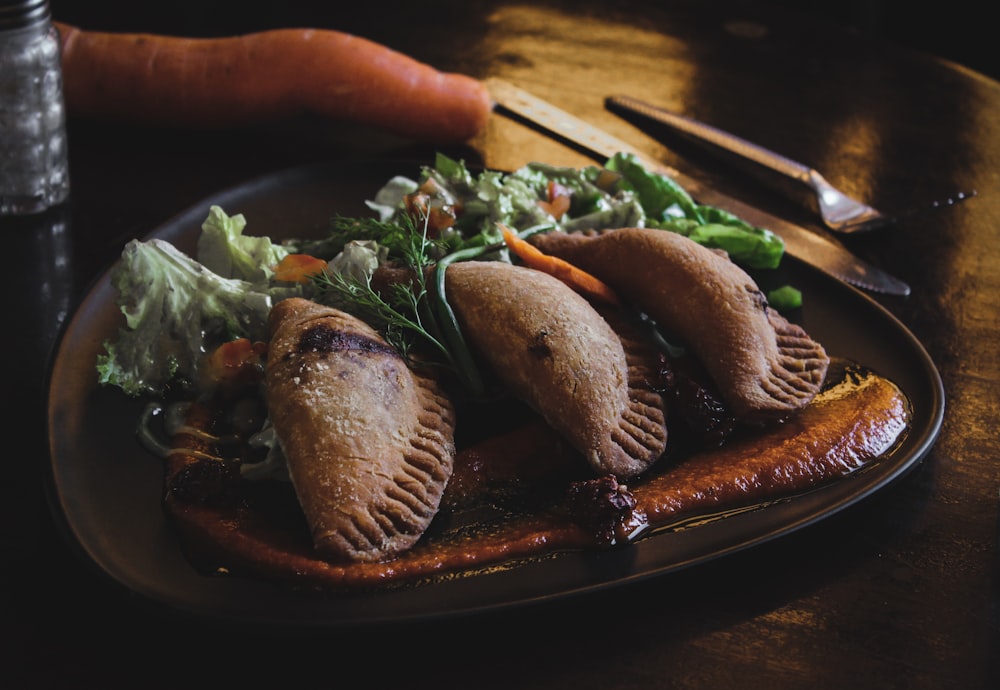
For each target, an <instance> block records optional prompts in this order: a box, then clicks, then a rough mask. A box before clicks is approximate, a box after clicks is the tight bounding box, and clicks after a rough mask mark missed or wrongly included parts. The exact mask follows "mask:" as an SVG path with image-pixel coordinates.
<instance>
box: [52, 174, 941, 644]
mask: <svg viewBox="0 0 1000 690" xmlns="http://www.w3.org/2000/svg"><path fill="white" fill-rule="evenodd" d="M418 172H419V170H418V167H417V164H416V163H403V162H400V161H382V162H375V163H370V164H366V165H364V166H361V167H360V169H359V167H358V166H356V165H355V166H350V167H348V166H345V165H343V164H330V165H321V166H314V167H307V168H298V169H293V170H290V171H286V172H281V173H278V174H274V175H270V176H266V177H263V178H261V179H257V180H254V181H252V182H249V183H247V184H244V185H241V186H239V187H236V188H234V189H231V190H228V191H225V192H222V193H220V194H217V195H215V196H213V197H211V198H209V199H206V200H205V201H203V202H202V203H200V204H197V205H196V206H194V207H192V208H191V209H189V210H187V211H185V212H184V213H182V214H180V215H178V216H176V217H175V218H173V219H172V220H170V221H169V222H167V223H165V224H164V225H162V226H161V227H159V228H157V229H156V230H155V231H154V232H152V233H151V235H150V237H158V238H162V239H165V240H168V241H170V242H173V243H174V244H176V245H177V246H178V247H179V248H181V249H182V250H184V251H187V252H190V253H192V254H193V252H194V244H195V241H196V239H197V236H198V232H199V229H200V227H201V223H202V221H203V220H204V219H205V217H206V215H207V213H208V208H209V206H210V205H211V204H218V205H220V206H221V207H222V208H223V209H225V210H226V211H227V212H229V213H231V214H232V213H243V214H244V215H245V216H246V218H247V223H248V224H247V234H252V235H268V236H271V237H272V238H281V237H305V236H317V235H318V234H320V233H323V232H324V231H325V230H326V228H327V227H328V222H329V219H330V217H331V216H332V215H333V214H341V215H368V214H369V213H370V212H369V211H368V209H367V208H366V207H365V206H364V200H365V199H370V198H372V196H373V195H374V193H375V191H376V190H377V189H378V188H379V187H380V186H381V184H382V183H384V182H385V181H387V180H388V179H389V178H390V177H392V176H393V175H396V174H404V175H409V176H415V175H416V174H417V173H418ZM781 271H782V273H783V275H782V276H781V277H782V279H783V280H787V281H789V282H791V283H793V284H794V285H796V286H797V287H799V288H800V289H801V290H802V292H803V295H804V302H805V306H804V308H803V310H802V314H801V316H800V317H797V320H799V321H800V322H801V323H802V324H803V325H804V326H805V328H806V329H807V330H808V331H809V332H810V333H811V334H812V335H813V336H814V337H816V338H817V339H818V340H819V341H820V342H822V343H823V344H824V345H825V347H826V348H827V350H828V351H829V353H830V354H831V355H834V356H840V357H845V358H849V359H852V360H854V361H856V362H859V363H861V364H864V365H866V366H868V367H869V368H871V369H874V370H875V371H877V372H879V373H881V374H883V375H885V376H887V377H888V378H890V379H892V380H893V381H895V382H896V383H897V384H898V385H899V386H900V387H901V388H902V389H903V391H904V392H905V393H906V395H907V396H908V397H909V399H910V401H911V403H912V405H913V411H914V418H913V426H912V429H911V430H910V432H909V434H908V435H907V437H906V439H905V441H904V442H903V443H902V444H901V445H900V446H899V447H898V448H896V449H895V450H894V451H893V452H892V453H891V454H889V455H887V456H886V457H884V458H882V459H881V460H880V461H879V462H878V463H876V464H875V465H874V466H873V467H872V469H870V470H869V471H866V472H863V473H859V474H857V475H854V476H851V477H848V478H846V479H844V480H841V481H838V482H835V483H833V484H832V485H830V486H827V487H825V488H822V489H820V490H816V491H813V492H811V493H809V494H806V495H804V496H800V497H797V498H795V499H793V500H789V501H784V502H779V503H776V504H773V505H770V506H768V507H766V508H762V509H759V510H755V511H750V512H744V513H741V514H736V515H732V516H730V517H727V518H725V519H722V520H717V521H713V522H709V523H706V524H703V525H700V526H697V527H692V528H688V529H685V530H681V531H677V532H668V533H662V534H658V535H655V536H652V537H649V538H646V539H644V540H641V541H639V542H637V543H636V544H634V545H632V546H629V547H627V548H624V549H621V550H613V551H608V552H600V553H597V552H587V553H566V554H562V555H560V556H558V557H554V558H548V559H545V560H541V561H539V562H532V563H528V564H525V565H522V566H518V567H516V568H513V569H510V570H505V571H501V572H495V573H489V574H482V575H475V576H471V577H465V578H456V579H454V580H449V581H444V582H440V583H435V584H431V585H427V586H423V587H415V588H407V589H401V590H394V591H386V592H378V593H374V594H357V595H354V594H348V595H331V596H327V597H321V598H317V597H315V596H305V595H303V594H296V593H293V592H290V591H287V590H285V589H282V588H280V587H277V586H275V585H272V584H269V583H266V582H261V581H256V580H252V579H237V578H226V577H209V576H204V575H200V574H198V573H197V572H196V571H195V570H194V569H193V568H192V566H191V565H190V564H189V562H188V561H187V560H186V559H185V557H184V556H183V555H182V553H181V551H180V549H179V547H178V544H177V542H176V541H175V538H174V536H173V534H172V532H171V529H170V527H169V525H168V524H167V522H166V521H165V520H164V515H163V513H162V512H161V508H160V492H161V488H162V480H163V475H162V465H161V461H160V460H159V459H158V458H155V457H153V456H151V455H149V454H148V453H147V452H145V451H144V450H143V449H142V448H141V447H140V445H139V444H138V442H137V441H136V438H135V435H134V430H135V425H136V420H137V419H138V415H139V411H140V409H139V408H140V405H139V403H137V402H136V401H132V400H128V399H126V398H125V397H124V396H122V395H121V394H120V393H118V392H116V391H115V390H111V389H102V388H99V387H98V385H97V381H96V376H95V369H94V362H95V358H96V356H97V355H98V353H99V352H101V349H102V348H101V344H102V342H103V341H104V340H105V339H106V338H109V337H111V336H112V335H113V334H114V333H115V332H116V329H117V327H118V318H119V313H118V311H117V308H116V306H115V304H114V298H115V295H114V291H113V290H112V288H111V285H110V283H109V277H108V274H107V273H105V275H104V276H102V277H101V279H100V280H99V281H98V282H97V283H96V284H95V286H94V288H93V289H92V290H91V291H90V293H89V294H88V295H87V297H86V299H84V301H83V302H82V303H81V305H80V307H79V309H78V311H77V312H76V313H75V315H74V316H73V318H72V319H71V320H70V322H69V323H68V324H67V327H66V330H65V331H64V333H63V336H62V339H61V342H60V344H59V347H58V349H57V351H56V356H55V358H54V362H53V368H52V370H51V374H50V382H49V400H48V423H49V445H50V451H51V460H52V468H51V470H52V472H51V476H52V487H51V488H52V495H53V505H54V507H55V509H56V512H57V513H58V517H59V518H60V519H61V520H62V522H63V523H64V525H65V527H66V528H67V533H68V534H69V535H70V537H71V539H72V541H73V542H74V543H75V546H77V547H78V548H79V550H80V551H81V552H82V554H83V556H84V557H85V558H86V559H87V560H89V561H91V562H92V563H93V564H94V565H95V566H96V567H97V568H98V569H99V570H101V571H103V572H104V573H105V574H106V575H107V576H109V577H110V578H111V579H113V580H114V581H115V582H117V583H119V584H120V585H121V586H123V587H125V588H127V589H128V590H129V591H131V592H133V593H134V594H136V595H139V596H140V597H143V598H145V599H146V600H148V601H150V602H153V603H155V604H158V605H160V606H163V607H165V608H166V609H168V610H170V611H172V612H176V613H182V614H186V615H193V616H202V617H210V618H213V619H217V620H223V621H228V622H244V623H264V624H278V625H296V626H335V625H346V624H351V625H357V624H363V623H379V622H387V621H401V620H409V619H418V618H433V617H443V616H451V615H457V614H470V613H474V612H477V611H485V610H489V609H495V608H499V607H509V606H515V605H522V604H526V603H529V602H534V601H539V600H544V599H552V598H557V597H565V596H569V595H578V594H583V593H586V592H589V591H594V590H597V589H601V588H606V587H611V586H615V585H621V584H624V583H627V582H630V581H636V580H639V579H642V578H647V577H651V576H656V575H663V574H665V573H669V572H671V571H675V570H678V569H681V568H686V567H690V566H695V565H697V564H699V563H704V562H706V561H709V560H711V559H715V558H718V557H720V556H724V555H726V554H730V553H733V552H735V551H738V550H741V549H745V548H748V547H752V546H755V545H758V544H761V543H763V542H765V541H768V540H770V539H773V538H775V537H779V536H782V535H785V534H788V533H790V532H792V531H795V530H798V529H800V528H802V527H805V526H807V525H810V524H812V523H815V522H816V521H818V520H822V519H824V518H826V517H829V516H830V515H832V514H834V513H836V512H837V511H839V510H842V509H843V508H845V507H847V506H849V505H851V504H853V503H855V502H857V501H859V500H862V499H864V498H865V497H867V496H869V495H871V494H872V493H873V492H875V491H878V490H879V489H881V488H883V487H884V486H886V485H887V484H889V483H890V482H892V481H893V480H895V479H897V478H898V477H900V476H901V475H903V474H904V473H905V472H906V471H907V470H909V469H910V468H912V467H913V466H914V465H915V464H916V463H917V462H919V461H920V459H921V458H922V457H923V456H924V454H925V453H926V452H927V451H928V450H929V448H930V447H931V445H932V444H933V442H934V440H935V439H936V437H937V434H938V431H939V429H940V426H941V420H942V417H943V413H944V393H943V388H942V385H941V380H940V377H939V375H938V372H937V370H936V369H935V367H934V364H933V362H931V360H930V359H929V358H928V356H927V353H926V352H925V350H924V349H923V347H922V346H921V345H920V343H919V342H918V341H917V340H916V339H915V338H914V337H913V335H912V334H911V333H910V332H909V331H908V330H907V329H906V328H905V327H904V326H903V325H902V324H901V323H900V322H899V321H898V320H896V319H895V318H894V317H893V316H892V315H891V314H890V313H889V312H887V311H886V310H885V309H884V308H883V307H881V306H880V305H879V304H878V303H876V302H875V301H873V300H871V299H870V298H869V297H867V296H866V295H864V294H862V293H861V292H859V291H857V290H856V289H854V288H852V287H849V286H847V285H845V284H843V283H840V282H838V281H836V280H833V279H831V278H829V277H827V276H825V275H824V274H822V273H819V272H817V271H814V270H812V269H810V268H808V267H806V266H803V265H801V264H799V263H798V262H796V261H794V260H787V261H786V262H785V265H784V266H783V268H782V269H781Z"/></svg>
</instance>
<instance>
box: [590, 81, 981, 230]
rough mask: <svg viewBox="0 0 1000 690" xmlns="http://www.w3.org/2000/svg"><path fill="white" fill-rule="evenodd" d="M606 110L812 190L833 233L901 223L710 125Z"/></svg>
mask: <svg viewBox="0 0 1000 690" xmlns="http://www.w3.org/2000/svg"><path fill="white" fill-rule="evenodd" d="M607 106H608V108H609V109H611V110H616V109H617V110H624V111H626V112H629V113H634V114H638V115H642V116H644V117H647V118H649V119H651V120H653V121H655V122H658V123H660V124H662V125H666V126H667V127H670V128H671V129H674V130H676V131H678V132H680V133H682V134H685V135H687V137H688V138H689V139H691V140H693V141H695V142H696V143H699V144H702V145H703V146H706V147H708V148H709V149H711V150H713V151H714V152H716V153H718V152H720V151H721V152H725V153H729V154H733V155H736V156H737V157H739V158H740V159H742V160H744V161H749V162H751V163H755V164H757V165H758V166H761V167H762V168H764V169H766V170H770V171H771V172H774V173H777V174H779V175H781V176H782V177H784V178H787V179H789V180H792V181H794V182H796V183H800V184H802V185H805V186H806V187H807V188H808V189H809V190H810V192H811V196H814V197H815V203H816V206H817V208H818V211H819V215H820V217H821V218H822V219H823V223H824V224H825V225H826V227H828V228H829V229H830V230H833V231H834V232H838V233H842V234H854V233H862V232H869V231H871V230H875V229H876V228H881V227H884V226H886V225H889V224H891V223H894V222H896V221H897V220H899V219H900V217H899V216H892V215H888V214H885V213H882V212H880V211H878V210H876V209H874V208H872V207H871V206H869V205H867V204H864V203H862V202H860V201H858V200H857V199H853V198H851V197H850V196H848V195H847V194H845V193H843V192H842V191H840V190H839V189H837V188H836V187H834V186H833V185H832V184H830V183H829V182H827V181H826V180H825V179H824V178H823V176H822V175H820V174H819V172H817V171H816V170H814V169H813V168H810V167H809V166H807V165H803V164H802V163H797V162H795V161H793V160H790V159H789V158H786V157H785V156H782V155H781V154H780V153H775V152H774V151H770V150H768V149H766V148H764V147H762V146H758V145H757V144H754V143H751V142H749V141H746V140H745V139H741V138H740V137H738V136H736V135H734V134H730V133H728V132H724V131H722V130H721V129H717V128H715V127H712V126H711V125H707V124H704V123H702V122H698V121H697V120H692V119H690V118H687V117H684V116H683V115H678V114H676V113H672V112H670V111H668V110H664V109H663V108H659V107H657V106H654V105H651V104H649V103H646V102H644V101H641V100H639V99H636V98H632V97H630V96H611V97H609V98H608V99H607ZM967 196H968V195H966V194H959V195H956V196H955V197H952V198H950V199H948V200H946V201H943V202H935V203H934V204H932V205H931V208H935V207H938V206H942V205H950V204H952V203H955V202H956V201H960V200H962V199H964V198H966V197H967Z"/></svg>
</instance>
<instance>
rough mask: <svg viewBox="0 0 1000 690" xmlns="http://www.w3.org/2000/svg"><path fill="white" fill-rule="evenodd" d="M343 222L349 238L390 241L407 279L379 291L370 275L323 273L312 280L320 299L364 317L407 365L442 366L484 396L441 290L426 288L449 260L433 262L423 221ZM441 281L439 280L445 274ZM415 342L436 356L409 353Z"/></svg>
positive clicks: (433, 244)
mask: <svg viewBox="0 0 1000 690" xmlns="http://www.w3.org/2000/svg"><path fill="white" fill-rule="evenodd" d="M345 224H346V225H345V227H348V228H349V230H350V232H351V233H352V235H353V239H365V240H375V241H376V242H378V243H379V244H380V245H382V243H383V242H387V243H390V244H389V246H388V248H389V250H390V256H394V258H395V259H396V262H397V263H398V264H399V265H400V267H401V268H402V269H403V270H405V272H406V274H407V277H408V279H407V280H404V281H402V282H396V283H392V284H391V285H389V286H388V287H387V288H386V289H385V290H383V291H381V292H380V291H378V290H376V289H375V288H374V287H373V286H372V278H371V276H365V277H356V276H349V275H343V274H339V273H333V274H331V273H327V272H322V273H320V274H318V275H317V276H316V278H315V285H316V287H317V289H318V290H319V293H320V299H321V301H323V302H325V303H328V304H331V305H334V306H337V307H338V308H341V309H344V311H348V312H350V313H352V314H354V315H355V316H357V317H358V318H360V319H362V320H364V321H366V322H367V323H368V324H370V325H371V326H372V327H373V328H375V329H376V330H378V331H379V332H380V333H382V335H383V337H385V339H386V341H387V342H388V343H389V344H390V345H392V346H393V347H394V348H396V349H397V350H398V351H399V352H400V353H401V354H402V355H403V356H404V357H406V358H407V361H408V362H410V363H411V364H413V365H419V364H427V363H436V364H439V365H442V366H445V367H446V368H448V369H449V370H451V371H452V372H454V373H455V375H456V376H457V377H458V379H459V380H460V382H461V383H462V385H463V386H464V387H465V388H466V389H467V391H468V392H469V393H470V394H472V395H473V396H479V395H482V394H483V392H484V391H483V384H482V379H481V377H480V374H479V372H478V370H477V367H476V366H475V363H474V361H473V358H472V356H471V354H470V353H469V352H468V349H467V347H466V346H465V341H464V338H463V337H462V334H461V329H460V327H459V325H458V323H457V321H456V320H455V317H454V313H453V312H452V310H451V308H450V306H448V304H447V302H446V301H445V296H444V292H443V290H440V289H435V290H428V285H427V276H428V274H430V273H432V272H434V273H436V274H437V275H441V271H443V268H444V266H445V265H447V263H450V262H449V261H443V262H435V260H434V259H433V258H432V257H433V255H434V254H435V253H437V254H440V252H441V247H440V245H439V243H436V242H435V241H434V240H432V239H431V238H429V237H428V236H427V223H426V222H424V224H423V225H422V227H419V228H418V227H416V224H415V221H413V219H411V218H408V217H407V218H405V219H403V220H401V221H400V222H399V223H386V222H382V221H378V220H369V219H354V220H350V221H348V220H346V219H345ZM348 241H350V240H348ZM344 244H346V242H345V243H344ZM435 266H438V269H437V271H432V269H433V268H435ZM440 282H441V283H443V277H442V278H441V279H440ZM417 341H421V342H423V343H424V345H425V346H429V348H430V351H431V353H434V354H436V357H432V358H431V359H429V360H428V359H424V358H420V359H419V360H418V359H415V358H414V357H412V356H411V352H412V351H413V347H414V346H415V344H416V342H417Z"/></svg>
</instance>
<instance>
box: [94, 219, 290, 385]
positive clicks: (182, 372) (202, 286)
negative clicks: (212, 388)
mask: <svg viewBox="0 0 1000 690" xmlns="http://www.w3.org/2000/svg"><path fill="white" fill-rule="evenodd" d="M111 283H112V285H113V287H114V288H115V290H117V292H118V296H119V297H118V305H119V308H120V309H121V311H122V313H123V314H124V315H125V327H123V328H121V329H120V330H119V332H118V337H117V339H116V340H115V341H113V342H112V341H109V342H106V343H105V350H106V354H103V355H100V356H99V357H98V361H97V370H98V375H99V380H100V382H101V383H102V384H108V385H115V386H118V387H120V388H121V389H122V390H123V391H124V392H125V393H127V394H128V395H132V396H138V395H143V394H150V395H159V394H162V393H163V391H164V389H165V387H166V386H167V385H168V384H169V383H170V382H171V381H173V380H179V381H181V382H184V381H186V382H188V383H193V382H196V381H197V378H198V366H199V363H200V361H201V358H202V356H203V355H204V354H205V353H206V352H207V351H208V349H209V348H210V347H211V344H212V343H213V342H214V343H215V344H220V343H222V342H225V341H228V340H232V339H234V338H239V337H248V338H251V339H254V340H262V339H264V338H265V331H266V324H267V316H268V314H269V313H270V311H271V305H272V298H271V295H269V294H267V293H266V292H260V291H258V290H256V289H254V287H253V285H251V284H250V283H249V282H247V281H245V280H240V279H238V278H224V277H222V276H220V275H218V274H217V273H214V272H213V271H210V270H209V269H208V268H206V267H205V266H203V265H202V264H200V263H199V262H197V261H195V260H194V259H192V258H190V257H189V256H187V255H186V254H184V253H183V252H181V251H179V250H178V249H177V248H176V247H174V246H173V245H172V244H170V243H169V242H164V241H162V240H157V239H153V240H149V241H148V242H141V241H139V240H132V241H131V242H129V243H128V244H127V245H126V246H125V249H124V250H123V252H122V256H121V260H120V261H119V262H118V263H117V264H116V265H115V268H114V269H112V272H111Z"/></svg>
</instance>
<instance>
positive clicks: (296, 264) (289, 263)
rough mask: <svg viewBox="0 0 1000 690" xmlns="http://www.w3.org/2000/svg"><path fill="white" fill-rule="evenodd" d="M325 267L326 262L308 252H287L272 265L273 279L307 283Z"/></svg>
mask: <svg viewBox="0 0 1000 690" xmlns="http://www.w3.org/2000/svg"><path fill="white" fill-rule="evenodd" d="M325 269H326V262H325V261H323V259H317V258H316V257H314V256H309V255H308V254H288V255H287V256H285V258H283V259H282V260H281V261H279V262H278V265H277V266H275V267H274V279H275V280H285V281H288V282H290V283H308V282H309V279H310V278H311V277H312V276H314V275H316V274H317V273H322V272H323V271H324V270H325Z"/></svg>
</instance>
